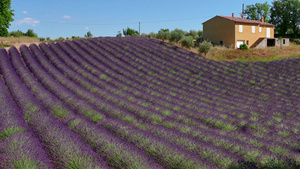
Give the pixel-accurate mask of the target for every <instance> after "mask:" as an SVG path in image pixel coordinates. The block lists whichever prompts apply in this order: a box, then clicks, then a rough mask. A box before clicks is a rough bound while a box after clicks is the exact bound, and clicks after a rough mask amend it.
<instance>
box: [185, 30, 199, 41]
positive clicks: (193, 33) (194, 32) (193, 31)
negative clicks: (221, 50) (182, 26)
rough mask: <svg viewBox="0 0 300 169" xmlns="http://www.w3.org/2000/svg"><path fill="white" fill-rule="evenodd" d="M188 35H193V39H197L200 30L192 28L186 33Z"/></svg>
mask: <svg viewBox="0 0 300 169" xmlns="http://www.w3.org/2000/svg"><path fill="white" fill-rule="evenodd" d="M186 36H192V37H193V39H196V38H197V37H198V32H197V31H196V30H190V31H189V32H188V33H186Z"/></svg>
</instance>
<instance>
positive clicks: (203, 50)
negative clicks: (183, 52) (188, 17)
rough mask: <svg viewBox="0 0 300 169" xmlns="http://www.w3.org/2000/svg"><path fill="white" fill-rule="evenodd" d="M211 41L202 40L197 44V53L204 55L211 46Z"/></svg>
mask: <svg viewBox="0 0 300 169" xmlns="http://www.w3.org/2000/svg"><path fill="white" fill-rule="evenodd" d="M212 46H213V45H212V43H211V42H207V41H204V42H202V43H201V44H200V45H199V53H200V54H201V53H204V54H205V55H206V54H207V53H208V52H209V51H210V50H211V48H212Z"/></svg>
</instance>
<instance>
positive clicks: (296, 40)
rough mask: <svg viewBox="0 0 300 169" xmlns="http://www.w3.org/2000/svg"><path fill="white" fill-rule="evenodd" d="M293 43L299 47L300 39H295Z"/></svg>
mask: <svg viewBox="0 0 300 169" xmlns="http://www.w3.org/2000/svg"><path fill="white" fill-rule="evenodd" d="M292 42H294V43H296V44H297V45H300V39H293V40H292Z"/></svg>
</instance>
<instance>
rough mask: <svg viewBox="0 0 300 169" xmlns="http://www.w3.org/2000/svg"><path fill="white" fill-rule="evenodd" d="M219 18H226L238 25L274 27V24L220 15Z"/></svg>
mask: <svg viewBox="0 0 300 169" xmlns="http://www.w3.org/2000/svg"><path fill="white" fill-rule="evenodd" d="M217 17H221V18H225V19H228V20H231V21H234V22H237V23H251V24H258V25H265V26H274V25H273V24H270V23H267V22H261V21H259V20H249V19H245V18H241V17H231V16H220V15H217Z"/></svg>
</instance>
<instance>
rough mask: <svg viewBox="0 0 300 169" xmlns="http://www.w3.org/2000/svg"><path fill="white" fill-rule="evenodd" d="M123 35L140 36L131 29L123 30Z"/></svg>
mask: <svg viewBox="0 0 300 169" xmlns="http://www.w3.org/2000/svg"><path fill="white" fill-rule="evenodd" d="M123 35H124V36H139V35H140V34H139V32H138V31H136V30H134V29H131V28H127V29H123Z"/></svg>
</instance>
